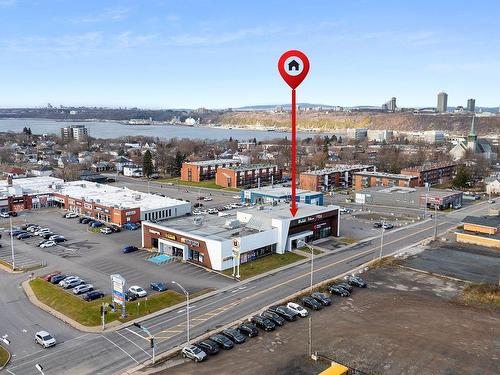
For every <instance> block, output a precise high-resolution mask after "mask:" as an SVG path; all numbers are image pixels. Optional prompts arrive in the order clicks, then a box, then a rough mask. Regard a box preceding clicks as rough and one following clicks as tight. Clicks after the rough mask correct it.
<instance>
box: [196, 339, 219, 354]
mask: <svg viewBox="0 0 500 375" xmlns="http://www.w3.org/2000/svg"><path fill="white" fill-rule="evenodd" d="M196 346H197V347H198V348H200V349H201V350H203V351H204V352H205V353H207V354H208V355H214V354H217V353H219V345H217V343H215V342H213V341H212V340H210V339H206V340H203V341H200V342H199V343H198V344H196Z"/></svg>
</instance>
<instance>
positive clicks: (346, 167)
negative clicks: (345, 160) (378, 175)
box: [299, 164, 375, 191]
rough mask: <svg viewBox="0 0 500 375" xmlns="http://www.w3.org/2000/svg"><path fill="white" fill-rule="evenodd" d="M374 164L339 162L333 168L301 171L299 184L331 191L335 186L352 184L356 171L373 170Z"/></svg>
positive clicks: (307, 188)
mask: <svg viewBox="0 0 500 375" xmlns="http://www.w3.org/2000/svg"><path fill="white" fill-rule="evenodd" d="M373 170H375V166H373V165H361V164H358V165H354V164H352V165H351V164H338V165H336V166H335V167H332V168H324V169H319V170H316V171H308V172H304V173H301V174H300V176H299V185H300V188H301V189H305V190H312V191H330V190H333V189H335V188H348V187H351V186H352V181H353V179H352V176H353V173H355V172H360V171H373Z"/></svg>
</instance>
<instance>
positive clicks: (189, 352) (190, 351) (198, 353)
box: [182, 345, 207, 362]
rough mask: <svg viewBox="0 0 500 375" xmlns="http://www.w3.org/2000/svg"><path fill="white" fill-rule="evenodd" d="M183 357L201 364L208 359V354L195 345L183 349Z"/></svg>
mask: <svg viewBox="0 0 500 375" xmlns="http://www.w3.org/2000/svg"><path fill="white" fill-rule="evenodd" d="M182 356H183V357H184V358H190V359H192V360H193V361H195V362H201V361H203V360H204V359H205V358H207V353H205V352H204V351H203V350H201V349H200V348H198V347H196V346H194V345H188V346H185V347H184V348H182Z"/></svg>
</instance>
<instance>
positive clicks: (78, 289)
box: [73, 284, 94, 294]
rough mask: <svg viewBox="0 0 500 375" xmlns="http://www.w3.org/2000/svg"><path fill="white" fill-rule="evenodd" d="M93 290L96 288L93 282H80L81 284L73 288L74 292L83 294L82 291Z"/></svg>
mask: <svg viewBox="0 0 500 375" xmlns="http://www.w3.org/2000/svg"><path fill="white" fill-rule="evenodd" d="M91 290H94V286H93V285H92V284H80V285H78V286H75V287H74V288H73V293H74V294H82V293H87V292H90V291H91Z"/></svg>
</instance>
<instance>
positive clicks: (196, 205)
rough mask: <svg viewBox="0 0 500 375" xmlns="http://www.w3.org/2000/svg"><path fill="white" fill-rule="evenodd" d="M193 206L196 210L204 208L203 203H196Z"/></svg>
mask: <svg viewBox="0 0 500 375" xmlns="http://www.w3.org/2000/svg"><path fill="white" fill-rule="evenodd" d="M193 206H194V208H198V207H203V203H199V202H196V203H195V204H194V205H193Z"/></svg>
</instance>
